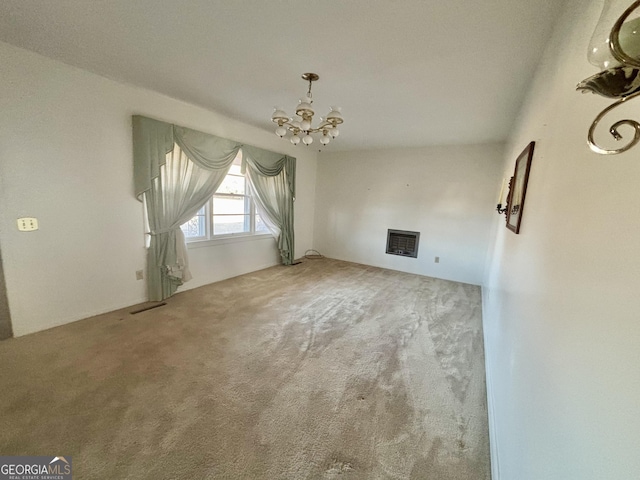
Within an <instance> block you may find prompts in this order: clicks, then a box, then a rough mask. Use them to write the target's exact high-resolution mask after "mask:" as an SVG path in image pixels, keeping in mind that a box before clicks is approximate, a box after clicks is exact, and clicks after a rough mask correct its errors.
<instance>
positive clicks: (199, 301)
mask: <svg viewBox="0 0 640 480" xmlns="http://www.w3.org/2000/svg"><path fill="white" fill-rule="evenodd" d="M480 312H481V308H480V289H479V288H478V287H475V286H471V285H465V284H460V283H455V282H448V281H444V280H436V279H433V278H428V277H421V276H417V275H411V274H406V273H400V272H396V271H391V270H384V269H380V268H374V267H367V266H363V265H357V264H353V263H347V262H340V261H335V260H329V259H322V260H307V261H305V262H304V263H303V264H301V265H296V266H292V267H273V268H269V269H266V270H262V271H259V272H255V273H251V274H248V275H243V276H241V277H236V278H233V279H230V280H226V281H223V282H219V283H216V284H212V285H208V286H205V287H201V288H198V289H196V290H190V291H187V292H184V293H180V294H178V295H176V296H174V297H173V298H171V299H169V300H168V305H166V306H164V307H160V308H157V309H154V310H149V311H147V312H144V313H139V314H137V315H131V314H130V313H129V310H121V311H117V312H112V313H109V314H106V315H101V316H98V317H94V318H91V319H87V320H83V321H80V322H76V323H73V324H69V325H65V326H62V327H58V328H55V329H52V330H48V331H45V332H40V333H36V334H33V335H28V336H25V337H21V338H17V339H10V340H6V341H3V342H1V343H0V389H1V394H0V412H1V413H2V422H1V423H2V425H1V428H0V454H2V455H27V454H31V455H65V456H71V457H72V459H73V467H74V478H76V479H79V480H80V479H110V480H115V479H189V480H195V479H209V478H220V479H236V478H237V479H269V480H271V479H345V480H348V479H428V480H462V479H464V480H486V479H489V478H490V473H489V442H488V431H487V412H486V400H485V398H486V395H485V379H484V361H483V344H482V325H481V313H480Z"/></svg>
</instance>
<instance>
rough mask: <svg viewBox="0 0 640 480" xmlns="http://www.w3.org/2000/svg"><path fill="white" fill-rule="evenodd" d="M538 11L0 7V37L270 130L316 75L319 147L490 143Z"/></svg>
mask: <svg viewBox="0 0 640 480" xmlns="http://www.w3.org/2000/svg"><path fill="white" fill-rule="evenodd" d="M561 4H562V2H561V1H549V0H480V1H476V2H471V1H469V0H447V1H442V0H437V1H436V0H386V1H369V0H367V1H365V0H351V1H344V0H323V1H319V0H307V1H305V2H296V1H294V0H288V1H287V0H269V1H267V0H227V1H216V0H182V1H176V0H171V1H165V0H135V1H132V0H55V1H52V0H2V2H0V40H2V41H5V42H7V43H10V44H13V45H16V46H19V47H23V48H26V49H29V50H33V51H36V52H39V53H41V54H43V55H46V56H48V57H52V58H55V59H58V60H61V61H63V62H65V63H68V64H71V65H75V66H78V67H80V68H83V69H86V70H89V71H92V72H95V73H98V74H101V75H104V76H107V77H110V78H113V79H116V80H120V81H124V82H128V83H131V84H134V85H138V86H141V87H145V88H149V89H152V90H156V91H158V92H161V93H164V94H166V95H169V96H171V97H174V98H178V99H181V100H185V101H188V102H191V103H195V104H198V105H201V106H204V107H207V108H210V109H213V110H216V111H218V112H221V113H223V114H225V115H227V116H229V117H233V118H235V119H238V120H241V121H244V122H247V123H249V124H252V125H256V126H258V127H261V128H264V129H266V130H273V129H274V126H273V124H272V123H271V122H270V120H269V119H270V115H271V112H272V109H273V107H274V106H276V105H278V106H282V107H283V108H284V109H285V110H286V111H287V112H288V113H290V114H293V109H294V106H295V105H296V103H297V99H298V98H299V97H301V96H302V95H303V94H304V93H305V91H306V88H307V85H306V84H305V82H303V81H302V80H301V79H300V75H301V74H302V73H304V72H309V71H310V72H316V73H318V74H319V75H320V80H319V81H318V82H317V83H315V84H314V87H313V93H314V101H315V102H314V106H315V107H316V111H317V114H318V115H319V116H321V115H324V114H325V113H326V112H327V111H328V109H329V106H330V105H339V106H342V109H343V114H344V117H345V123H344V125H343V126H342V128H341V129H340V130H341V135H340V137H339V138H338V139H336V140H335V141H334V142H332V143H331V144H330V145H329V147H328V148H327V150H329V151H331V150H332V151H336V150H350V149H358V148H372V147H399V146H424V145H434V144H455V143H482V142H492V141H502V140H504V139H505V138H506V136H507V134H508V131H509V128H510V125H511V124H512V123H513V121H514V119H515V116H516V114H517V111H518V108H519V106H520V104H521V102H522V100H523V95H524V93H525V91H526V87H527V85H528V83H529V81H530V77H531V75H532V74H533V72H534V69H535V67H536V64H537V62H538V60H539V58H540V56H541V54H542V50H543V48H544V46H545V41H546V39H547V38H548V37H549V33H550V31H551V28H552V23H553V20H554V19H555V17H556V16H557V14H558V10H559V8H560V6H561Z"/></svg>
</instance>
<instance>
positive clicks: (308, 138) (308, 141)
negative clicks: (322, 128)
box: [302, 133, 313, 145]
mask: <svg viewBox="0 0 640 480" xmlns="http://www.w3.org/2000/svg"><path fill="white" fill-rule="evenodd" d="M302 143H304V144H305V145H311V144H312V143H313V137H312V136H311V135H309V134H308V133H307V134H306V135H305V136H304V138H303V139H302Z"/></svg>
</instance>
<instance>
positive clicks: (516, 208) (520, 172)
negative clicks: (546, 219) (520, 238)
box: [507, 142, 536, 233]
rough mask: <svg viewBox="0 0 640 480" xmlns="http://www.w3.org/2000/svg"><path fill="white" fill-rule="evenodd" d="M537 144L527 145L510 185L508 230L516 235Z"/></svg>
mask: <svg viewBox="0 0 640 480" xmlns="http://www.w3.org/2000/svg"><path fill="white" fill-rule="evenodd" d="M535 144H536V142H531V143H530V144H529V145H527V148H525V149H524V150H523V151H522V153H521V154H520V156H519V157H518V159H517V160H516V168H515V171H514V173H513V177H511V183H510V184H509V198H508V202H507V228H508V229H509V230H511V231H512V232H514V233H520V224H521V223H522V213H523V210H524V199H525V196H526V194H527V182H528V181H529V171H530V170H531V159H532V158H533V147H534V146H535Z"/></svg>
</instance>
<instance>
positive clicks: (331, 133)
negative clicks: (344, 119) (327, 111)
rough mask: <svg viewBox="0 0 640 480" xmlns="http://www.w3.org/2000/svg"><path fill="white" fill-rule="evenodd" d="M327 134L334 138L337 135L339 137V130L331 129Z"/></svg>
mask: <svg viewBox="0 0 640 480" xmlns="http://www.w3.org/2000/svg"><path fill="white" fill-rule="evenodd" d="M329 134H330V135H331V136H332V137H333V138H336V137H337V136H338V135H340V130H338V129H337V128H335V127H334V128H332V129H331V130H329Z"/></svg>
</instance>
